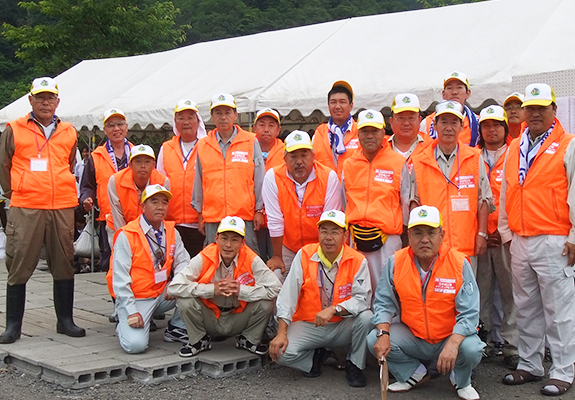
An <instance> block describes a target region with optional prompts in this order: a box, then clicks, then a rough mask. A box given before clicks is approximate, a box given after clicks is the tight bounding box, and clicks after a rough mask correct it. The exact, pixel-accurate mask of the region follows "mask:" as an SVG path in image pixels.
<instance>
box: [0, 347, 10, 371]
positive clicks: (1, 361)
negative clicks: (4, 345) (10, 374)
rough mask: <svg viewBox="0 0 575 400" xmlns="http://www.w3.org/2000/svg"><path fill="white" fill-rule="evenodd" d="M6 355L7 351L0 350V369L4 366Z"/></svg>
mask: <svg viewBox="0 0 575 400" xmlns="http://www.w3.org/2000/svg"><path fill="white" fill-rule="evenodd" d="M7 357H8V353H6V352H4V351H0V369H2V368H6V365H7V364H6V361H5V359H6V358H7Z"/></svg>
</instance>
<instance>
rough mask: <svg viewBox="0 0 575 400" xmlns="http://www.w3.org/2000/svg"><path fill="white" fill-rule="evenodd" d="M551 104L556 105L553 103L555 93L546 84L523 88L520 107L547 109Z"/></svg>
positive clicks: (533, 84) (534, 84)
mask: <svg viewBox="0 0 575 400" xmlns="http://www.w3.org/2000/svg"><path fill="white" fill-rule="evenodd" d="M551 103H557V102H556V101H555V91H553V89H552V88H551V86H549V85H547V84H546V83H532V84H531V85H528V86H527V87H526V88H525V97H524V98H523V104H522V107H527V106H543V107H547V106H548V105H550V104H551Z"/></svg>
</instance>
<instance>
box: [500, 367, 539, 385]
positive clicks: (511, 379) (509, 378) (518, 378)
mask: <svg viewBox="0 0 575 400" xmlns="http://www.w3.org/2000/svg"><path fill="white" fill-rule="evenodd" d="M541 378H543V377H542V376H536V375H533V374H532V373H531V372H527V371H525V370H523V369H518V370H517V371H513V372H511V373H509V374H507V375H505V376H504V377H503V379H502V381H503V383H504V384H505V385H523V384H524V383H527V382H535V381H540V380H541Z"/></svg>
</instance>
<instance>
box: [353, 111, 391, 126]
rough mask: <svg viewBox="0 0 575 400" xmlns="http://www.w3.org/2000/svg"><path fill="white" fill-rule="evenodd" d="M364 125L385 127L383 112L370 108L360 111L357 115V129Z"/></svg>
mask: <svg viewBox="0 0 575 400" xmlns="http://www.w3.org/2000/svg"><path fill="white" fill-rule="evenodd" d="M366 126H373V127H374V128H377V129H382V128H385V120H384V119H383V114H382V113H380V112H379V111H376V110H371V109H368V110H363V111H362V112H360V113H359V115H358V116H357V129H361V128H363V127H366Z"/></svg>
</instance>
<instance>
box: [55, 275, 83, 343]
mask: <svg viewBox="0 0 575 400" xmlns="http://www.w3.org/2000/svg"><path fill="white" fill-rule="evenodd" d="M54 308H55V309H56V317H58V324H57V325H56V332H58V333H63V334H64V335H68V336H71V337H82V336H86V330H85V329H83V328H80V327H79V326H77V325H76V324H75V323H74V319H73V317H72V310H73V308H74V279H69V280H63V281H54Z"/></svg>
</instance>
